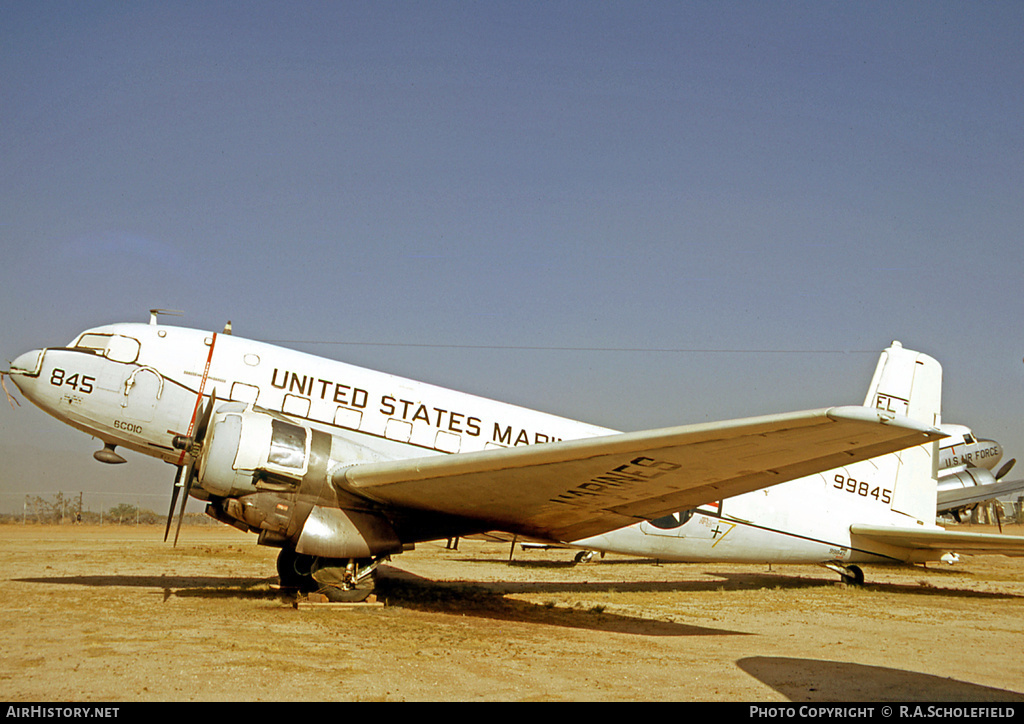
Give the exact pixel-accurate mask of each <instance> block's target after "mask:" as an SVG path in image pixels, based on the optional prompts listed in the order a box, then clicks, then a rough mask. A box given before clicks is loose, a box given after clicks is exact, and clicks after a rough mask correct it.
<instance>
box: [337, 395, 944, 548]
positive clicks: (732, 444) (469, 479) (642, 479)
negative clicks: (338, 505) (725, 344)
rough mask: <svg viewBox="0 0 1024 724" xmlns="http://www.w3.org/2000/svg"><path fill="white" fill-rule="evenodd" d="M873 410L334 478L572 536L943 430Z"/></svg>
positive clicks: (506, 525)
mask: <svg viewBox="0 0 1024 724" xmlns="http://www.w3.org/2000/svg"><path fill="white" fill-rule="evenodd" d="M943 436H944V435H943V433H942V432H940V431H939V430H937V429H935V428H932V427H929V426H927V425H923V424H921V423H918V422H915V421H913V420H910V419H908V418H905V417H902V416H896V417H895V418H894V417H893V415H892V414H890V413H886V412H884V411H879V410H875V409H873V408H869V407H838V408H829V409H823V410H812V411H808V412H797V413H788V414H783V415H772V416H767V417H757V418H749V419H745V420H735V421H730V422H718V423H709V424H699V425H689V426H684V427H673V428H666V429H661V430H651V431H646V432H635V433H623V434H616V435H608V436H601V437H594V438H586V439H582V440H570V441H562V442H553V443H545V444H542V445H536V446H529V447H525V446H524V447H518V448H508V449H503V450H485V451H482V452H474V453H464V454H457V455H439V456H433V457H427V458H415V459H411V460H395V461H387V462H378V463H369V464H366V465H354V466H352V467H349V468H345V469H344V470H342V471H338V472H336V473H335V474H334V475H333V478H332V480H333V482H334V484H335V485H338V486H339V487H341V488H346V489H348V490H350V491H352V492H355V493H357V494H359V495H363V496H365V497H368V498H370V499H372V500H375V501H377V502H379V503H382V504H386V505H389V506H394V507H398V508H405V509H411V510H416V511H430V512H434V513H437V514H444V515H453V516H458V517H460V518H464V519H469V520H471V521H474V522H475V523H479V524H480V526H481V527H480V530H505V531H509V532H514V533H517V534H520V535H527V536H532V537H535V538H541V539H545V540H553V541H571V540H578V539H580V538H587V537H589V536H592V535H597V534H599V533H604V532H607V531H609V530H615V529H617V528H622V527H625V526H627V525H632V524H634V523H636V522H638V521H640V520H644V519H648V518H657V517H659V516H662V515H667V514H669V513H674V512H677V511H680V510H686V509H688V508H693V507H696V506H698V505H703V504H706V503H711V502H714V501H716V500H721V499H722V498H726V497H730V496H733V495H739V494H741V493H746V492H750V491H752V490H758V489H760V488H764V487H767V486H770V485H775V484H778V483H783V482H786V481H788V480H793V479H796V478H799V477H803V476H805V475H812V474H814V473H818V472H821V471H824V470H829V469H831V468H834V467H839V466H841V465H846V464H849V463H852V462H855V461H857V460H863V459H867V458H871V457H875V456H877V455H882V454H885V453H888V452H892V451H895V450H900V449H903V448H906V447H911V446H914V445H920V444H922V443H925V442H928V441H931V440H937V439H939V438H941V437H943Z"/></svg>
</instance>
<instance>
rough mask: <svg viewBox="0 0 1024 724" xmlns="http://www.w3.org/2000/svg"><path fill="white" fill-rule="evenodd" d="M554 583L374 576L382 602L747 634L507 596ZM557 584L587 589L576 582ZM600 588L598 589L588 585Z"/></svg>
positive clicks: (526, 619) (596, 624) (684, 632)
mask: <svg viewBox="0 0 1024 724" xmlns="http://www.w3.org/2000/svg"><path fill="white" fill-rule="evenodd" d="M552 590H555V589H551V588H547V587H545V585H544V584H502V585H497V586H496V585H493V584H477V583H470V582H451V581H432V580H429V579H425V578H419V577H417V576H413V575H410V574H408V573H405V572H404V571H397V572H396V571H394V570H393V569H391V570H389V571H385V572H384V575H383V576H382V577H381V578H380V579H378V582H377V594H378V596H379V597H381V598H383V599H384V601H385V603H386V605H389V606H398V607H402V608H409V609H414V610H419V611H427V612H431V613H450V614H457V615H459V616H475V617H479V618H486V619H490V620H493V621H507V622H515V623H526V624H543V625H546V626H563V627H566V628H574V629H586V630H591V631H606V632H612V633H626V634H634V635H639V636H749V635H751V634H748V633H746V632H743V631H730V630H728V629H722V628H709V627H706V626H693V625H689V624H681V623H676V622H673V621H659V620H655V619H648V618H641V617H637V616H628V615H624V614H619V613H610V612H608V611H605V610H604V607H603V606H600V605H596V606H591V607H590V608H581V607H570V606H566V605H557V604H555V603H554V602H551V603H540V604H538V603H531V602H529V601H521V600H517V599H514V598H508V597H507V596H506V594H509V593H530V592H533V593H543V592H548V591H552ZM559 590H574V591H580V590H591V589H581V588H580V587H579V586H575V587H570V588H568V589H566V588H565V587H561V589H559ZM593 590H600V589H593Z"/></svg>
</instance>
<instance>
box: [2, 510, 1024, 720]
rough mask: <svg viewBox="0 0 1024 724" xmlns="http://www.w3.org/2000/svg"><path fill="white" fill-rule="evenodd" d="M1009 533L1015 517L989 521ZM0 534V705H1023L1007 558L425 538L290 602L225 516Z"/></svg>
mask: <svg viewBox="0 0 1024 724" xmlns="http://www.w3.org/2000/svg"><path fill="white" fill-rule="evenodd" d="M1008 532H1014V533H1015V534H1024V529H1021V528H1020V527H1018V528H1017V529H1016V530H1013V531H1008ZM162 537H163V530H162V528H161V527H147V526H142V527H132V526H123V527H121V526H106V527H85V526H74V525H68V526H34V525H4V526H0V605H2V607H3V618H2V624H0V653H2V657H0V700H4V701H8V702H14V701H49V702H56V701H81V702H84V701H189V700H196V701H229V700H242V701H259V700H265V701H313V700H349V701H352V700H432V701H438V700H441V701H452V700H487V701H509V700H541V701H550V700H572V701H584V700H585V701H595V700H636V701H646V700H678V701H687V700H696V701H750V702H773V701H775V702H779V701H781V702H785V701H800V702H804V701H808V702H815V701H819V702H834V701H929V702H939V701H1017V702H1020V701H1024V657H1022V656H1021V650H1022V643H1024V559H1019V558H1018V559H1012V558H1004V557H1000V556H986V557H974V558H965V559H964V562H962V563H960V564H957V565H954V566H938V565H934V566H932V567H928V568H921V567H916V568H884V567H867V568H866V571H865V572H866V575H867V580H868V582H869V585H868V586H866V587H864V588H849V587H845V586H841V585H839V584H838V583H837V582H836V581H837V577H836V576H835V574H833V573H831V572H829V571H826V570H825V569H822V568H818V567H814V566H776V567H774V569H772V570H769V568H768V567H767V566H764V565H725V564H717V565H708V564H661V565H659V564H658V563H656V562H654V561H645V560H636V559H628V558H625V557H613V556H608V557H607V558H605V559H604V560H600V559H598V558H595V559H594V561H593V562H591V563H587V564H582V565H578V566H572V565H570V562H571V560H572V554H571V553H569V552H567V551H522V550H519V549H517V550H516V551H515V554H514V557H513V560H512V562H511V564H510V563H509V562H508V555H509V547H508V545H507V544H498V543H484V542H476V541H466V540H463V541H461V542H460V545H459V550H446V549H445V545H444V541H441V542H438V543H431V544H424V545H421V546H419V547H418V548H417V550H415V551H412V552H409V553H405V554H403V555H401V556H397V557H395V559H394V560H393V561H392V563H391V564H390V566H389V567H388V568H387V569H385V570H384V572H383V573H384V574H383V578H382V584H383V588H382V590H387V593H386V594H385V597H386V602H385V605H378V606H361V607H347V608H338V607H330V606H313V607H310V606H305V605H304V606H299V607H296V605H295V604H294V602H293V600H292V599H290V598H288V597H286V596H282V595H281V593H280V592H279V591H277V590H276V589H275V588H274V584H275V583H276V580H277V579H276V577H275V572H274V559H275V553H276V552H275V551H274V550H273V549H269V548H262V547H259V546H256V545H255V538H254V537H253V536H248V535H245V534H242V533H240V532H238V531H235V530H234V529H231V528H227V527H223V528H203V527H195V528H185V529H183V530H182V539H181V541H180V542H179V544H178V546H177V547H176V548H175V547H172V546H171V545H170V544H166V543H163V542H162Z"/></svg>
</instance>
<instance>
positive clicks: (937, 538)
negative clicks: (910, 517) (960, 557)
mask: <svg viewBox="0 0 1024 724" xmlns="http://www.w3.org/2000/svg"><path fill="white" fill-rule="evenodd" d="M850 532H851V533H852V534H853V535H855V536H863V537H864V538H868V539H870V540H872V541H875V542H877V543H882V544H884V545H887V546H893V547H895V548H903V549H910V550H920V551H944V552H947V553H963V554H990V555H991V554H1001V555H1004V556H1024V536H1018V535H1000V534H997V533H965V532H961V531H951V530H943V529H942V528H925V529H919V528H894V527H888V526H876V525H851V526H850Z"/></svg>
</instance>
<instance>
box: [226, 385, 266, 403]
mask: <svg viewBox="0 0 1024 724" xmlns="http://www.w3.org/2000/svg"><path fill="white" fill-rule="evenodd" d="M259 396H260V388H259V387H256V386H255V385H247V384H245V383H244V382H234V383H232V385H231V401H232V402H244V403H245V404H247V405H254V404H256V399H257V398H258V397H259Z"/></svg>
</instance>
